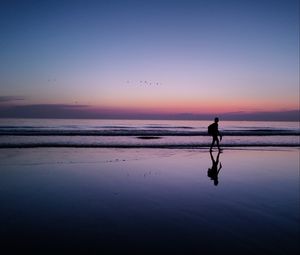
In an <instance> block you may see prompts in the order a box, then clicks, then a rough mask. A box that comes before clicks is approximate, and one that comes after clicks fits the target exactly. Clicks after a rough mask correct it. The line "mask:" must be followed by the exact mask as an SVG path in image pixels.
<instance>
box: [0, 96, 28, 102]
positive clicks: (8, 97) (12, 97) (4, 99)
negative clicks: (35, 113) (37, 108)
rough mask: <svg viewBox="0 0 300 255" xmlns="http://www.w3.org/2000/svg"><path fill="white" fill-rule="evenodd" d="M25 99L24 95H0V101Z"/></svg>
mask: <svg viewBox="0 0 300 255" xmlns="http://www.w3.org/2000/svg"><path fill="white" fill-rule="evenodd" d="M22 100H25V97H17V96H0V103H7V102H13V101H22Z"/></svg>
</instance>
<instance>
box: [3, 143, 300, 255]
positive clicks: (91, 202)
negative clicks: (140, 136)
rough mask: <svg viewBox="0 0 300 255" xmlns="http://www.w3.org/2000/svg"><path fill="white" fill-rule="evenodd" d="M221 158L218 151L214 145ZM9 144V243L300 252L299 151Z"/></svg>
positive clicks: (29, 250) (52, 247) (110, 250)
mask: <svg viewBox="0 0 300 255" xmlns="http://www.w3.org/2000/svg"><path fill="white" fill-rule="evenodd" d="M212 156H213V158H214V160H216V157H217V154H216V153H213V154H212ZM212 163H213V161H212V159H211V155H210V154H209V153H208V152H207V151H206V149H202V150H198V149H193V150H186V149H180V150H177V149H172V150H167V149H163V150H162V149H144V148H143V149H105V148H35V149H30V148H27V149H3V148H2V149H0V168H1V173H0V201H1V203H0V226H1V227H0V240H1V246H0V250H1V251H4V252H3V253H2V254H13V252H14V251H15V250H16V249H18V250H19V251H22V253H24V254H72V253H81V254H121V253H127V252H128V253H129V254H208V255H209V254H246V255H247V254H249V255H250V254H251V255H255V254H257V255H271V254H272V255H277V254H282V255H292V254H298V252H299V246H298V240H299V215H300V214H299V150H298V149H297V148H277V149H272V150H267V149H262V148H261V149H259V150H258V149H251V150H249V149H247V150H245V149H243V150H241V149H234V150H230V149H228V150H225V151H224V153H222V154H220V155H219V163H218V165H219V166H220V163H221V164H222V168H221V170H220V172H219V174H218V185H214V181H213V180H212V179H211V178H210V177H209V176H208V169H210V168H211V167H212Z"/></svg>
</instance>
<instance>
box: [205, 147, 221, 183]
mask: <svg viewBox="0 0 300 255" xmlns="http://www.w3.org/2000/svg"><path fill="white" fill-rule="evenodd" d="M209 153H210V158H211V162H212V166H211V168H208V170H207V176H208V177H210V179H211V180H213V181H214V185H215V186H217V185H218V183H219V180H218V174H219V172H220V170H221V168H222V163H221V162H220V166H219V169H218V164H219V157H220V152H218V155H217V159H216V160H215V159H214V157H213V154H212V152H211V151H210V152H209Z"/></svg>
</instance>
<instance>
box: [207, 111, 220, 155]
mask: <svg viewBox="0 0 300 255" xmlns="http://www.w3.org/2000/svg"><path fill="white" fill-rule="evenodd" d="M218 122H219V118H217V117H216V118H215V122H214V123H212V124H210V125H209V126H208V134H209V135H211V136H212V142H211V145H210V149H209V151H210V152H211V151H212V148H213V147H214V145H215V143H217V147H218V149H219V151H221V149H220V141H222V135H221V133H220V132H219V127H218ZM218 136H220V140H219V137H218Z"/></svg>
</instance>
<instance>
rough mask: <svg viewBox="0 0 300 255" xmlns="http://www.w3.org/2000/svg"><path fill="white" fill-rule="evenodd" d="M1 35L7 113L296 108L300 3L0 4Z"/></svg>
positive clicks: (2, 109) (0, 88) (0, 73)
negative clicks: (29, 111)
mask: <svg viewBox="0 0 300 255" xmlns="http://www.w3.org/2000/svg"><path fill="white" fill-rule="evenodd" d="M0 35H1V36H0V117H3V116H4V117H10V116H11V117H14V116H17V115H18V117H22V114H23V113H24V116H26V112H28V109H31V113H32V114H31V115H30V116H31V117H35V116H40V115H43V113H45V116H47V113H49V112H51V114H52V115H53V116H54V117H55V112H58V111H59V110H60V109H61V110H65V113H64V114H63V115H62V116H61V117H68V114H71V113H72V114H73V115H74V116H75V117H80V116H81V117H82V116H83V117H84V115H86V116H100V117H101V116H104V115H105V116H106V117H107V116H121V115H123V116H125V117H126V115H128V116H129V115H130V114H139V116H142V115H145V116H146V115H147V114H152V115H153V114H157V115H159V114H160V115H164V116H166V115H170V114H202V115H203V114H225V113H237V112H239V113H241V112H245V113H249V112H252V113H256V112H259V113H261V112H280V113H282V112H285V111H286V112H291V111H298V110H299V2H298V0H251V1H250V0H227V1H224V0H223V1H222V0H206V1H204V0H203V1H202V0H197V1H192V0H181V1H176V0H171V1H168V0H159V1H156V0H151V1H146V0H145V1H142V0H140V1H126V0H122V1H121V0H120V1H114V0H109V1H108V0H106V1H76V0H72V1H63V0H60V1H55V0H54V1H30V0H28V1H21V0H20V1H13V0H7V1H6V0H2V1H1V2H0ZM76 112H77V113H78V114H77V115H76ZM17 113H18V114H17ZM37 113H39V114H37ZM51 114H50V115H51ZM52 115H51V116H52ZM73 115H72V116H73ZM53 116H52V117H53Z"/></svg>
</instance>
